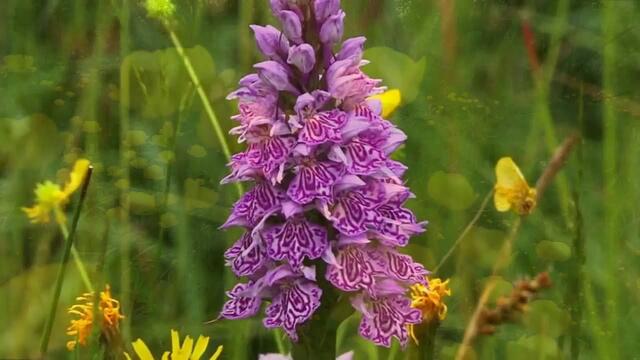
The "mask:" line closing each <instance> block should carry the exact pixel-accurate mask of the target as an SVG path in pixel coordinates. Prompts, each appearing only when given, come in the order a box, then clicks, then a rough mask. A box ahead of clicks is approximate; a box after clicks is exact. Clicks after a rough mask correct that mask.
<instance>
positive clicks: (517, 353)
mask: <svg viewBox="0 0 640 360" xmlns="http://www.w3.org/2000/svg"><path fill="white" fill-rule="evenodd" d="M561 358H562V356H561V354H560V349H559V348H558V344H557V343H556V341H555V340H554V339H553V338H550V337H548V336H544V335H534V336H529V337H522V338H520V339H518V340H516V341H510V342H509V343H508V344H507V359H541V360H552V359H561Z"/></svg>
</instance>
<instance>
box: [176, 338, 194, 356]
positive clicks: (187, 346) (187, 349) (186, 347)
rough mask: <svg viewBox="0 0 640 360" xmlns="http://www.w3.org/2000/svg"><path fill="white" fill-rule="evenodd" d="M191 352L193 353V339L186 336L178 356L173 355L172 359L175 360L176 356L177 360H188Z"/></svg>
mask: <svg viewBox="0 0 640 360" xmlns="http://www.w3.org/2000/svg"><path fill="white" fill-rule="evenodd" d="M191 351H193V338H191V336H189V335H187V337H186V338H185V339H184V343H183V344H182V347H181V348H180V352H179V354H173V358H174V359H175V358H176V355H178V356H177V358H178V359H180V360H188V359H189V355H191Z"/></svg>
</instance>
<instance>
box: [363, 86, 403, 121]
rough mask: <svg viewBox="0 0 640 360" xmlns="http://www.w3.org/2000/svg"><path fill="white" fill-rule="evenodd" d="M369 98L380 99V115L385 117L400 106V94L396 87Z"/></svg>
mask: <svg viewBox="0 0 640 360" xmlns="http://www.w3.org/2000/svg"><path fill="white" fill-rule="evenodd" d="M369 99H377V100H380V104H381V105H382V117H384V118H387V117H389V116H390V115H391V114H393V112H394V111H396V109H397V108H398V106H400V103H401V102H402V94H401V93H400V90H398V89H391V90H388V91H385V92H383V93H382V94H378V95H374V96H371V97H370V98H369Z"/></svg>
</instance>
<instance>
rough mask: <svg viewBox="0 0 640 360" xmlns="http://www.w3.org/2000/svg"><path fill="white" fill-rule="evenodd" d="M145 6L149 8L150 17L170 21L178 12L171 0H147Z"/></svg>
mask: <svg viewBox="0 0 640 360" xmlns="http://www.w3.org/2000/svg"><path fill="white" fill-rule="evenodd" d="M144 7H145V8H146V9H147V15H149V17H151V18H154V19H157V20H161V21H169V20H171V17H172V16H173V14H174V13H175V12H176V6H175V5H174V4H173V2H172V1H171V0H146V1H145V4H144Z"/></svg>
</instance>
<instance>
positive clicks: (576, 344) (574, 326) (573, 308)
mask: <svg viewBox="0 0 640 360" xmlns="http://www.w3.org/2000/svg"><path fill="white" fill-rule="evenodd" d="M578 126H579V129H580V135H581V139H584V91H583V90H582V88H581V91H580V100H579V104H578ZM583 141H584V140H581V142H580V144H578V147H577V149H576V150H577V151H576V153H577V158H578V177H577V188H576V190H575V191H574V196H573V197H574V203H575V220H574V221H573V229H574V236H573V242H572V247H573V249H572V252H573V253H574V257H573V259H572V261H571V266H570V268H569V274H568V277H569V284H568V285H569V286H567V291H566V293H565V303H566V304H567V305H568V306H569V311H570V314H571V325H570V329H571V332H570V334H571V335H570V354H571V359H574V360H577V359H579V358H580V338H581V336H582V335H581V333H582V329H581V322H582V304H583V302H584V289H583V287H582V284H583V281H584V280H583V278H584V275H585V274H584V266H585V260H586V256H585V246H584V245H585V244H584V234H583V228H582V227H583V215H582V208H581V199H582V189H583V186H582V184H583V177H584V168H583V167H584V149H583V146H584V145H583Z"/></svg>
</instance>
